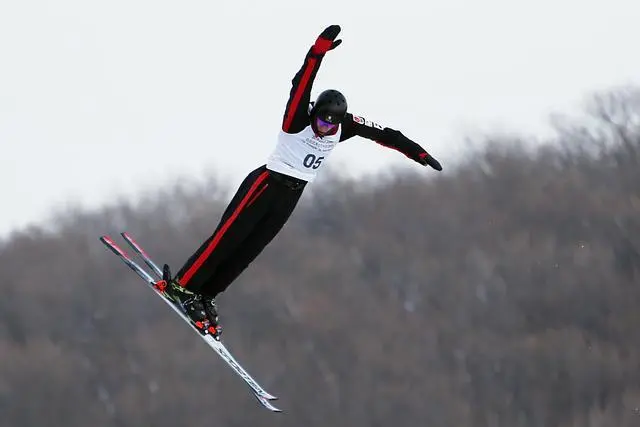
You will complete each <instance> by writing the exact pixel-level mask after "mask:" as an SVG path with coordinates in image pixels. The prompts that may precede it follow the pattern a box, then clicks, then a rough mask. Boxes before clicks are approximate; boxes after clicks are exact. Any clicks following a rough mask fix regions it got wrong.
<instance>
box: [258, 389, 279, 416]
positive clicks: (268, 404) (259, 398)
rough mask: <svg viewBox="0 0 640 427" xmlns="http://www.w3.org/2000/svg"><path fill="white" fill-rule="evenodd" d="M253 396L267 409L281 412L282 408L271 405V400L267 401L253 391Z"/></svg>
mask: <svg viewBox="0 0 640 427" xmlns="http://www.w3.org/2000/svg"><path fill="white" fill-rule="evenodd" d="M254 395H255V397H256V398H257V399H258V401H259V402H260V404H261V405H262V406H264V407H265V408H267V409H268V410H270V411H271V412H276V413H279V412H282V409H280V408H277V407H275V406H273V405H272V404H271V402H269V400H267V399H265V398H264V397H261V396H259V395H258V394H256V393H254Z"/></svg>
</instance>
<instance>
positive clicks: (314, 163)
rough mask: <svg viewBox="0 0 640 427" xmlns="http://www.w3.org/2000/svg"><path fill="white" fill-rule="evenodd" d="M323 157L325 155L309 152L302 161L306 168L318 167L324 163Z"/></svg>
mask: <svg viewBox="0 0 640 427" xmlns="http://www.w3.org/2000/svg"><path fill="white" fill-rule="evenodd" d="M323 159H324V157H322V156H320V157H316V156H315V155H313V154H308V155H307V157H305V158H304V160H303V161H302V164H303V165H304V167H305V168H311V169H318V168H319V167H320V165H321V164H322V160H323Z"/></svg>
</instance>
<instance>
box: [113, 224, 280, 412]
mask: <svg viewBox="0 0 640 427" xmlns="http://www.w3.org/2000/svg"><path fill="white" fill-rule="evenodd" d="M120 235H121V236H122V238H123V239H124V240H125V241H126V242H127V243H128V244H129V246H131V248H133V250H134V251H135V252H136V253H137V254H138V255H139V256H140V258H142V260H143V261H144V262H145V264H147V265H148V266H149V267H150V268H151V270H152V271H153V272H154V273H155V274H156V276H157V277H158V279H162V269H160V267H158V265H157V264H156V263H154V262H153V260H152V259H151V257H150V256H149V255H148V254H147V253H146V252H145V250H144V249H143V248H142V246H140V245H139V244H138V242H136V241H135V239H134V238H133V237H132V236H131V235H130V234H129V233H127V232H126V231H125V232H122V233H120ZM154 290H156V291H157V293H158V294H160V296H161V297H163V298H164V295H163V294H162V292H159V290H158V289H157V288H156V287H155V286H154ZM165 300H166V298H165ZM167 301H168V300H167ZM168 302H170V303H171V301H168ZM171 305H172V306H174V304H173V303H171ZM187 321H188V322H189V323H191V322H190V321H189V320H188V319H187ZM196 331H198V330H197V329H196ZM198 332H199V331H198ZM199 333H200V332H199ZM220 349H221V351H222V354H220V353H219V354H220V356H221V357H222V358H224V359H225V361H226V362H227V363H228V364H233V365H235V368H234V369H237V370H239V371H241V372H242V373H241V374H240V375H241V376H242V377H243V379H245V381H246V382H248V383H249V386H250V387H251V388H252V389H253V391H254V392H256V393H258V394H259V395H260V396H262V397H264V398H265V399H267V400H276V399H278V398H277V397H276V396H274V395H272V394H270V393H268V392H267V391H265V390H264V389H263V388H262V387H261V386H260V385H259V384H258V383H257V382H256V381H254V380H253V379H252V378H251V376H250V375H248V374H247V372H246V371H245V370H244V368H242V366H241V365H240V364H239V363H238V362H237V361H236V360H235V359H234V358H233V356H232V355H231V353H230V352H229V351H228V350H227V348H226V347H225V346H221V348H220Z"/></svg>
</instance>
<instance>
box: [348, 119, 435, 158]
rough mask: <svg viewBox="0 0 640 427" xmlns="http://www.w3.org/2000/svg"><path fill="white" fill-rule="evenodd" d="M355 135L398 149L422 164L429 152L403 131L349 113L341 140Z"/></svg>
mask: <svg viewBox="0 0 640 427" xmlns="http://www.w3.org/2000/svg"><path fill="white" fill-rule="evenodd" d="M354 136H361V137H363V138H367V139H370V140H372V141H375V142H377V143H378V144H380V145H382V146H385V147H388V148H392V149H394V150H397V151H399V152H401V153H402V154H404V155H405V156H407V157H408V158H410V159H411V160H414V161H416V162H418V163H420V164H423V163H422V161H421V160H422V158H423V157H424V156H425V155H426V153H427V151H426V150H425V149H424V148H422V147H421V146H420V145H418V144H417V143H415V142H413V141H412V140H410V139H409V138H407V137H406V136H404V135H403V134H402V132H400V131H397V130H395V129H391V128H389V127H384V126H381V125H379V124H377V123H375V122H372V121H371V120H367V119H365V118H363V117H360V116H354V115H353V114H351V113H347V115H346V117H345V118H344V121H343V122H342V133H341V135H340V141H346V140H347V139H349V138H352V137H354Z"/></svg>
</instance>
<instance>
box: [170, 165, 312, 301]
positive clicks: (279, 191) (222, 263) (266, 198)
mask: <svg viewBox="0 0 640 427" xmlns="http://www.w3.org/2000/svg"><path fill="white" fill-rule="evenodd" d="M305 185H306V182H305V181H302V180H299V179H296V178H293V177H290V176H287V175H283V174H280V173H277V172H274V171H271V170H268V169H267V168H266V166H265V165H262V166H260V167H258V168H257V169H255V170H254V171H252V172H251V173H249V175H247V177H246V178H245V179H244V181H243V182H242V184H240V187H239V188H238V190H237V192H236V194H235V195H234V196H233V198H232V199H231V202H230V203H229V205H228V206H227V208H226V209H225V211H224V213H223V215H222V218H221V219H220V222H219V224H218V226H217V228H216V229H215V231H214V233H213V234H212V235H211V236H210V237H209V238H208V239H207V240H205V241H204V242H203V243H202V244H201V245H200V247H199V248H198V249H197V250H196V252H195V253H194V254H193V255H191V257H189V259H188V260H187V262H186V263H185V264H184V265H183V266H182V268H181V269H180V271H178V273H177V274H176V276H175V279H176V281H177V282H178V283H179V284H180V285H182V286H184V287H186V288H187V289H188V290H190V291H193V292H197V293H202V294H204V295H208V296H216V295H217V294H219V293H220V292H223V291H224V290H225V289H227V287H228V286H229V285H230V284H231V283H232V282H233V281H234V280H235V279H236V278H237V277H238V276H239V275H240V274H241V273H242V272H243V271H244V270H245V269H246V268H247V266H248V265H249V264H250V263H251V262H252V261H253V260H254V259H255V258H256V257H257V256H258V255H259V254H260V253H261V252H262V250H263V249H264V248H265V247H266V246H267V245H268V244H269V242H271V240H273V238H274V237H275V236H276V235H277V234H278V232H279V231H280V230H281V229H282V227H283V226H284V224H285V223H286V222H287V220H288V219H289V217H290V216H291V213H292V212H293V210H294V208H295V207H296V205H297V203H298V200H299V199H300V196H301V195H302V192H303V190H304V187H305Z"/></svg>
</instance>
